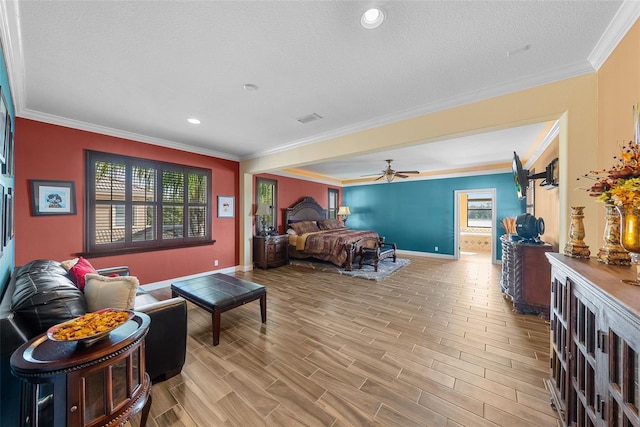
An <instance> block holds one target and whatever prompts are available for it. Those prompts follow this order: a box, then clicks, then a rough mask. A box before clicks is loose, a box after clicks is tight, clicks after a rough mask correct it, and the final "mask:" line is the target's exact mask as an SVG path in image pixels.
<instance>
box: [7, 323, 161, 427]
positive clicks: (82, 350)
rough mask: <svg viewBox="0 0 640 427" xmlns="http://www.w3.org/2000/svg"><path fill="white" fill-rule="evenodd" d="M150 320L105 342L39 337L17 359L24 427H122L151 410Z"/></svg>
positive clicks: (115, 332)
mask: <svg viewBox="0 0 640 427" xmlns="http://www.w3.org/2000/svg"><path fill="white" fill-rule="evenodd" d="M149 323H150V319H149V316H147V315H146V314H144V313H139V312H136V313H135V315H134V316H133V317H132V318H131V319H130V320H129V321H127V322H125V323H124V324H123V325H121V326H119V327H118V328H116V329H114V330H113V331H111V333H110V334H109V335H108V336H107V337H106V338H104V339H101V340H100V341H98V342H95V343H93V344H92V345H88V346H87V345H85V344H83V343H82V342H75V341H73V342H59V341H51V340H49V339H48V338H47V336H46V334H43V335H39V336H37V337H35V338H33V339H32V340H31V341H29V342H26V343H24V344H23V345H22V346H20V347H19V348H18V349H17V350H16V351H15V352H14V353H13V355H12V356H11V368H12V370H13V372H14V374H15V375H16V376H17V377H18V378H20V379H21V380H22V381H23V383H22V399H21V401H22V404H21V425H23V426H53V427H62V426H70V427H80V426H82V427H94V426H102V425H109V426H122V425H124V424H125V423H126V422H127V421H128V420H129V419H130V418H131V417H132V416H133V415H134V414H135V413H137V412H138V411H140V410H141V409H142V420H141V425H142V426H144V425H145V424H146V421H147V417H148V415H149V409H150V407H151V380H150V379H149V375H148V374H147V373H146V371H145V346H144V338H145V336H146V335H147V331H148V330H149Z"/></svg>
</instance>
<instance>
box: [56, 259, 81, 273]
mask: <svg viewBox="0 0 640 427" xmlns="http://www.w3.org/2000/svg"><path fill="white" fill-rule="evenodd" d="M78 259H79V258H73V259H66V260H64V261H60V265H61V266H62V267H63V268H64V269H65V270H67V271H69V270H71V267H73V266H74V265H76V264H77V263H78Z"/></svg>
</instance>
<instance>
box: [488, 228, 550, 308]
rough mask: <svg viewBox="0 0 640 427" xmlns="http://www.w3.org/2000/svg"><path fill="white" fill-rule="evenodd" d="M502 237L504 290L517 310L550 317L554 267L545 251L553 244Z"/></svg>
mask: <svg viewBox="0 0 640 427" xmlns="http://www.w3.org/2000/svg"><path fill="white" fill-rule="evenodd" d="M500 240H501V242H502V276H501V278H500V287H501V289H502V293H503V294H505V295H507V296H508V297H509V298H511V300H512V301H513V306H514V308H515V310H516V311H517V312H519V313H531V314H541V315H543V316H545V317H549V300H550V296H551V289H550V283H551V267H550V265H549V262H548V261H547V259H546V257H545V253H546V252H549V251H551V245H546V244H534V243H525V242H523V241H511V240H508V239H506V238H504V237H502V238H500Z"/></svg>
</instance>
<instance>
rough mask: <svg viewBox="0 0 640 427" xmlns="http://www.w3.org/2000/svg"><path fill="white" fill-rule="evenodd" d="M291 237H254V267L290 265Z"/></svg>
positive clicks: (284, 235)
mask: <svg viewBox="0 0 640 427" xmlns="http://www.w3.org/2000/svg"><path fill="white" fill-rule="evenodd" d="M288 246H289V235H287V234H282V235H279V236H253V265H254V266H256V267H261V268H264V269H266V268H268V267H279V266H281V265H284V264H288V263H289V251H288Z"/></svg>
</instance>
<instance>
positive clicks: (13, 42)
mask: <svg viewBox="0 0 640 427" xmlns="http://www.w3.org/2000/svg"><path fill="white" fill-rule="evenodd" d="M19 16H20V2H18V1H10V0H0V37H1V38H2V40H0V41H1V42H2V52H3V53H4V62H5V68H6V69H7V78H8V80H9V88H10V90H11V98H12V99H13V106H14V109H15V110H14V112H15V115H16V116H18V114H19V113H20V111H21V109H22V107H23V104H24V99H25V96H26V89H25V79H24V75H25V72H24V60H23V58H24V56H23V55H22V30H21V28H20V19H19Z"/></svg>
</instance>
